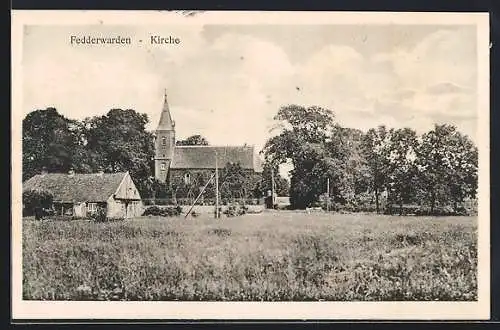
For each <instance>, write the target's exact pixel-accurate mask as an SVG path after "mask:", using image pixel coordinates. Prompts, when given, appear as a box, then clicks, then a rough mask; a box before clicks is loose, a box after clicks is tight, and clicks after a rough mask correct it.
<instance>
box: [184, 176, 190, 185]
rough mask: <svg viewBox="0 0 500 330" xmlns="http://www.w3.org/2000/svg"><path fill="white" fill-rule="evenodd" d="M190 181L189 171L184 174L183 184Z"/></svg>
mask: <svg viewBox="0 0 500 330" xmlns="http://www.w3.org/2000/svg"><path fill="white" fill-rule="evenodd" d="M190 183H191V175H190V174H189V173H186V174H184V184H190Z"/></svg>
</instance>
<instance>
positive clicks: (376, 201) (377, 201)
mask: <svg viewBox="0 0 500 330" xmlns="http://www.w3.org/2000/svg"><path fill="white" fill-rule="evenodd" d="M375 208H376V210H377V214H380V206H379V191H378V189H375Z"/></svg>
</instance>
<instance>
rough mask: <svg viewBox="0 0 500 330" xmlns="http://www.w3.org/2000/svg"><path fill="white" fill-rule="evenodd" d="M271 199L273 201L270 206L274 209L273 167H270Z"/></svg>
mask: <svg viewBox="0 0 500 330" xmlns="http://www.w3.org/2000/svg"><path fill="white" fill-rule="evenodd" d="M271 201H272V203H273V206H272V208H273V209H274V205H275V204H276V202H275V199H274V168H273V167H271Z"/></svg>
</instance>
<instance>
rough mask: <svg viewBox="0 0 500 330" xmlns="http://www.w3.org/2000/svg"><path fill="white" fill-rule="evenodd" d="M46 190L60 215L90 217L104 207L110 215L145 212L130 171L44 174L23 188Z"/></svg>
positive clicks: (32, 179)
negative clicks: (52, 197)
mask: <svg viewBox="0 0 500 330" xmlns="http://www.w3.org/2000/svg"><path fill="white" fill-rule="evenodd" d="M27 190H45V191H48V192H50V193H51V194H52V195H53V196H54V208H55V211H56V214H58V215H68V216H75V217H87V216H89V215H90V213H92V212H95V211H96V210H97V208H98V207H103V208H105V210H106V214H107V216H108V217H109V218H131V217H136V216H140V215H142V211H143V205H142V202H141V196H140V194H139V191H138V190H137V188H136V186H135V184H134V182H133V181H132V178H131V177H130V174H129V173H128V172H122V173H93V174H74V173H72V172H70V173H68V174H64V173H42V174H38V175H35V176H34V177H32V178H31V179H29V180H27V181H26V182H24V183H23V191H27Z"/></svg>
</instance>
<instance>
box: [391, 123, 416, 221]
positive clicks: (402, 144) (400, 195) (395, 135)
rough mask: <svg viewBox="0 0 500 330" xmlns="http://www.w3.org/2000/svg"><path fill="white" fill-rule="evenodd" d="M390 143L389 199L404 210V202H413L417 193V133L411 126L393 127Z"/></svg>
mask: <svg viewBox="0 0 500 330" xmlns="http://www.w3.org/2000/svg"><path fill="white" fill-rule="evenodd" d="M388 144H389V145H388V148H389V153H388V164H389V170H388V173H387V174H388V175H387V181H388V182H387V183H388V186H389V187H390V188H389V199H390V200H391V202H397V203H398V204H399V205H400V209H401V211H402V207H403V203H409V202H412V200H413V199H414V197H415V194H416V167H415V158H416V155H415V150H416V148H417V145H418V141H417V133H416V132H415V131H414V130H412V129H410V128H402V129H391V130H390V131H389V141H388Z"/></svg>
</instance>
